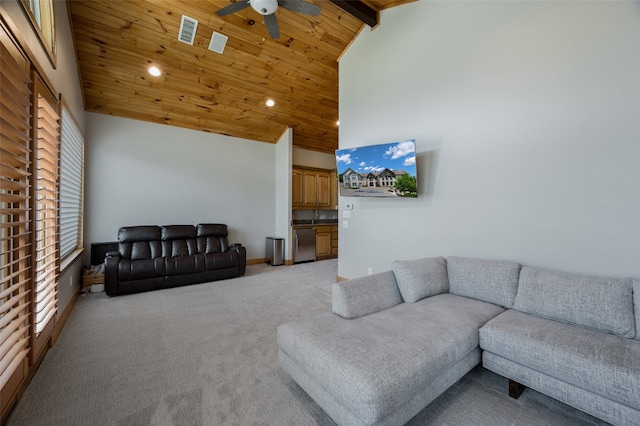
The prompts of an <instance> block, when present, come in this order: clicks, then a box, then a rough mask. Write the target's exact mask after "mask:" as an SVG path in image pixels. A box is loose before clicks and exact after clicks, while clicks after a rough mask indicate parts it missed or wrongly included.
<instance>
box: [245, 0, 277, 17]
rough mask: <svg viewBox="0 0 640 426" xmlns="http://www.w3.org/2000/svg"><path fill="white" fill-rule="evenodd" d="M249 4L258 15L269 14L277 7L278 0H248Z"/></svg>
mask: <svg viewBox="0 0 640 426" xmlns="http://www.w3.org/2000/svg"><path fill="white" fill-rule="evenodd" d="M249 4H250V5H251V7H252V8H253V10H255V11H256V12H258V13H259V14H260V15H271V14H272V13H274V12H275V11H276V9H277V8H278V0H249Z"/></svg>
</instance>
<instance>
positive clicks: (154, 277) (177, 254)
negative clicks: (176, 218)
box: [104, 223, 247, 296]
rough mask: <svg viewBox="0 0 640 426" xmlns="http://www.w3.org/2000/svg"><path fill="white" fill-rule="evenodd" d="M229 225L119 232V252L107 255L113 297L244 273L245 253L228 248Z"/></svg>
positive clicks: (238, 246) (107, 277)
mask: <svg viewBox="0 0 640 426" xmlns="http://www.w3.org/2000/svg"><path fill="white" fill-rule="evenodd" d="M228 235H229V233H228V230H227V225H224V224H219V223H216V224H213V223H210V224H199V225H197V226H193V225H167V226H129V227H122V228H120V229H119V230H118V251H111V252H108V253H107V255H106V257H105V281H104V284H105V291H106V293H107V294H108V295H109V296H117V295H121V294H130V293H139V292H143V291H150V290H158V289H163V288H170V287H177V286H183V285H189V284H197V283H204V282H208V281H216V280H222V279H226V278H234V277H238V276H240V275H244V273H245V271H246V266H247V254H246V250H245V248H244V247H243V246H242V245H241V244H231V245H230V244H229V242H228Z"/></svg>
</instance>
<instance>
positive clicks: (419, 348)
mask: <svg viewBox="0 0 640 426" xmlns="http://www.w3.org/2000/svg"><path fill="white" fill-rule="evenodd" d="M503 311H504V309H502V308H501V307H498V306H496V305H492V304H489V303H485V302H481V301H477V300H472V299H467V298H464V297H460V296H455V295H450V294H441V295H437V296H433V297H430V298H427V299H423V300H421V301H419V302H417V303H413V304H406V303H402V304H400V305H396V306H393V307H391V308H389V309H385V310H382V311H380V312H377V313H376V314H374V315H367V316H363V317H360V318H356V319H352V320H345V319H343V318H341V317H339V316H337V315H335V314H333V313H329V312H327V313H323V314H319V315H316V316H313V317H309V318H305V319H302V320H297V321H292V322H288V323H285V324H282V325H281V326H280V327H279V328H278V345H279V347H280V349H281V350H282V351H284V352H285V353H286V354H287V355H288V356H289V357H290V358H291V359H292V360H293V361H295V362H296V363H297V364H298V366H299V367H300V368H301V369H302V370H303V371H305V373H306V374H307V375H309V376H310V377H313V378H314V379H315V380H317V382H318V384H319V385H320V386H322V387H323V388H324V389H325V390H326V391H327V392H329V393H331V394H332V395H333V397H334V398H336V399H337V400H339V401H342V402H343V404H344V405H345V406H346V407H348V409H349V410H351V411H352V412H353V413H354V415H355V416H356V417H358V418H360V419H362V420H363V421H364V422H366V423H369V424H372V423H375V422H377V421H379V420H380V419H382V418H384V417H385V416H386V415H388V414H390V413H393V412H394V411H395V410H397V409H398V408H399V407H400V406H401V405H402V404H403V403H405V402H406V401H408V400H409V399H410V398H412V397H413V396H414V395H415V394H416V393H417V392H419V391H420V390H421V389H424V388H425V387H426V386H429V383H430V382H431V381H433V380H434V379H435V378H436V377H438V376H439V375H440V374H442V372H443V371H445V370H446V369H447V368H449V367H450V366H452V365H454V364H455V363H456V362H458V361H459V360H461V359H462V358H464V357H465V356H467V355H468V354H469V353H470V352H471V351H473V350H474V349H475V348H476V347H477V346H478V329H479V327H480V326H482V324H484V323H485V322H486V321H488V320H489V319H491V318H493V317H495V316H496V315H498V314H500V313H501V312H503Z"/></svg>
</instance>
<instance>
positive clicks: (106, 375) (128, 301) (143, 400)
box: [8, 260, 604, 426]
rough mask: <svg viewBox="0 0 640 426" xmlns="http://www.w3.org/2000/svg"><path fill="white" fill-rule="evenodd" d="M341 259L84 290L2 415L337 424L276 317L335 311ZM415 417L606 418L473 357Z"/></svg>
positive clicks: (457, 421)
mask: <svg viewBox="0 0 640 426" xmlns="http://www.w3.org/2000/svg"><path fill="white" fill-rule="evenodd" d="M336 275H337V261H336V260H325V261H320V262H314V263H305V264H299V265H294V266H288V267H286V266H277V267H272V266H269V265H252V266H249V267H248V269H247V275H246V276H244V277H240V278H235V279H231V280H225V281H217V282H213V283H206V284H199V285H192V286H187V287H180V288H173V289H167V290H161V291H154V292H149V293H140V294H135V295H128V296H119V297H114V298H109V297H107V296H106V295H105V294H104V293H97V294H93V293H89V294H86V295H84V296H82V297H81V298H80V300H79V301H78V303H77V305H76V307H75V309H74V311H73V312H72V315H71V317H70V318H69V321H68V322H67V325H66V327H65V329H64V330H63V332H62V334H61V336H60V339H59V340H58V343H57V344H56V346H55V347H53V348H51V349H50V350H49V352H48V353H47V355H46V357H45V359H44V361H43V362H42V365H41V366H40V368H39V369H38V371H37V372H36V374H35V376H34V378H33V380H32V381H31V384H30V385H29V387H28V388H27V390H26V392H25V394H24V395H23V397H22V399H21V400H20V401H19V403H18V405H17V406H16V408H15V410H14V412H13V413H12V415H11V417H10V418H9V422H8V425H11V426H19V425H28V426H37V425H65V426H72V425H154V426H155V425H157V426H164V425H167V426H170V425H176V426H178V425H180V426H185V425H203V426H204V425H333V424H334V423H333V422H332V421H331V419H330V418H328V416H327V415H326V414H325V413H324V412H323V411H322V409H320V408H319V407H318V406H317V405H316V404H315V403H314V402H313V401H312V400H311V399H310V398H309V397H308V396H307V395H306V394H305V393H304V391H302V390H301V389H300V388H299V387H298V386H297V385H296V384H295V383H294V382H293V381H292V380H291V379H290V378H289V377H288V376H287V375H286V374H285V373H284V372H283V371H282V370H281V369H280V368H279V367H278V361H277V345H276V328H277V326H278V325H279V324H281V323H283V322H285V321H288V320H291V319H295V318H300V317H304V316H308V315H313V314H315V313H319V312H325V311H328V310H330V309H331V285H332V283H333V282H334V281H335V278H336ZM410 424H411V425H414V426H415V425H450V426H456V425H492V426H494V425H515V424H518V425H540V426H542V425H548V426H551V425H553V426H556V425H596V424H604V423H603V422H599V421H597V420H596V419H594V418H593V417H590V416H588V415H586V414H584V413H582V412H580V411H577V410H574V409H573V408H571V407H568V406H566V405H564V404H562V403H559V402H557V401H555V400H553V399H551V398H548V397H545V396H544V395H541V394H539V393H537V392H534V391H532V390H530V389H527V390H526V391H525V392H524V393H523V395H522V396H521V397H520V399H518V400H512V399H510V398H509V397H508V395H507V381H506V379H504V378H502V377H500V376H498V375H495V374H493V373H491V372H489V371H488V370H485V369H483V368H482V367H478V368H476V369H475V370H473V371H472V372H471V373H469V374H468V375H467V376H465V377H464V378H463V379H462V380H460V381H459V382H458V383H457V384H456V385H455V386H453V387H452V388H451V389H450V390H449V391H447V392H446V393H444V394H443V395H442V396H441V397H440V398H438V399H437V400H436V401H434V402H433V403H432V404H431V405H430V406H429V407H427V408H426V409H424V410H423V411H422V412H421V413H420V414H418V415H417V416H416V417H415V418H414V419H412V420H411V422H410Z"/></svg>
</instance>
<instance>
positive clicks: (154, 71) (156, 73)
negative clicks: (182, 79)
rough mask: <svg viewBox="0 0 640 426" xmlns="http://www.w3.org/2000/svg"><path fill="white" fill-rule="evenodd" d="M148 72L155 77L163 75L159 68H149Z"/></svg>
mask: <svg viewBox="0 0 640 426" xmlns="http://www.w3.org/2000/svg"><path fill="white" fill-rule="evenodd" d="M148 71H149V74H151V75H152V76H154V77H159V76H160V75H161V74H162V72H161V71H160V68H158V67H149V69H148Z"/></svg>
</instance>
